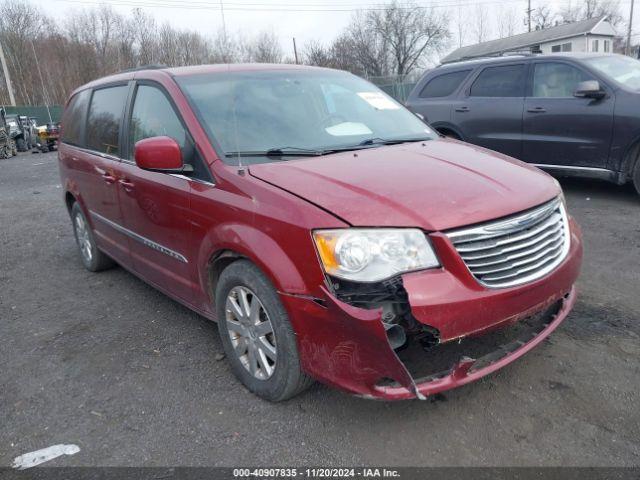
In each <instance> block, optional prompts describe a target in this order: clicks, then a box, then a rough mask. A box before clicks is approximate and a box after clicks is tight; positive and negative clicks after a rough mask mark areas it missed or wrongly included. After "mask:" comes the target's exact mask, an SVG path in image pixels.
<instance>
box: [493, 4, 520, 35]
mask: <svg viewBox="0 0 640 480" xmlns="http://www.w3.org/2000/svg"><path fill="white" fill-rule="evenodd" d="M518 22H519V19H518V16H517V15H516V12H515V11H514V9H513V7H511V6H507V7H506V8H504V7H502V6H501V7H500V9H499V10H498V19H497V27H498V37H499V38H505V37H511V36H513V35H515V34H516V31H517V30H518V25H519V23H518Z"/></svg>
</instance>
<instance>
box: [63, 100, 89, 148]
mask: <svg viewBox="0 0 640 480" xmlns="http://www.w3.org/2000/svg"><path fill="white" fill-rule="evenodd" d="M90 96H91V90H83V91H82V92H79V93H77V94H76V95H74V96H73V98H72V99H71V100H69V105H68V106H67V109H66V110H65V111H64V114H63V115H62V125H64V129H63V130H62V141H63V142H64V143H68V144H70V145H76V146H79V147H81V146H82V127H83V126H84V115H85V113H86V112H87V105H88V104H89V97H90Z"/></svg>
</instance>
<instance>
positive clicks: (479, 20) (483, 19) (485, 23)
mask: <svg viewBox="0 0 640 480" xmlns="http://www.w3.org/2000/svg"><path fill="white" fill-rule="evenodd" d="M475 17H476V18H475V25H474V33H475V37H476V42H477V43H482V42H484V41H485V40H487V35H488V34H489V18H488V17H487V10H486V9H485V8H484V5H482V4H481V3H478V4H477V5H476V15H475Z"/></svg>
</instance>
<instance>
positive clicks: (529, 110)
mask: <svg viewBox="0 0 640 480" xmlns="http://www.w3.org/2000/svg"><path fill="white" fill-rule="evenodd" d="M546 111H547V110H546V109H545V108H542V107H534V108H527V112H530V113H544V112H546Z"/></svg>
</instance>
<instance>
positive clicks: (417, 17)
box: [367, 0, 450, 75]
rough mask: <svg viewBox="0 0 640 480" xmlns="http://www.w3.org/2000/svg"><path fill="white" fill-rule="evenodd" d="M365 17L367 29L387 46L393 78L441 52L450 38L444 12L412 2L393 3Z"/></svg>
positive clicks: (370, 12) (406, 72)
mask: <svg viewBox="0 0 640 480" xmlns="http://www.w3.org/2000/svg"><path fill="white" fill-rule="evenodd" d="M367 17H368V18H367V24H368V25H369V26H370V29H371V30H372V31H373V32H375V33H376V34H377V36H379V37H380V39H381V40H382V42H381V43H383V44H384V45H388V47H389V50H390V54H391V57H392V59H391V61H392V65H393V67H392V68H393V70H394V71H395V72H394V73H396V74H397V75H406V74H408V73H410V72H411V71H413V70H414V69H415V68H417V67H420V66H422V63H423V61H424V60H425V58H426V57H428V56H430V55H431V54H433V53H436V52H439V51H441V50H442V48H443V47H444V46H445V44H446V42H447V40H448V39H449V35H450V34H449V20H448V17H447V16H446V15H445V14H444V13H438V12H437V11H436V10H434V9H429V8H427V7H420V6H418V5H416V4H414V3H408V2H407V3H400V2H399V1H396V0H394V1H393V2H392V3H391V4H389V5H388V6H387V7H386V8H385V9H383V10H371V11H369V13H368V16H367Z"/></svg>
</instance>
